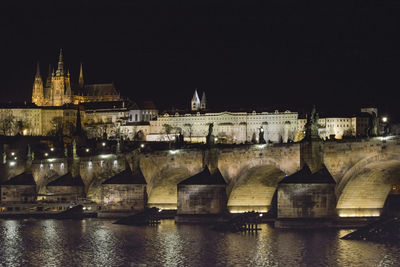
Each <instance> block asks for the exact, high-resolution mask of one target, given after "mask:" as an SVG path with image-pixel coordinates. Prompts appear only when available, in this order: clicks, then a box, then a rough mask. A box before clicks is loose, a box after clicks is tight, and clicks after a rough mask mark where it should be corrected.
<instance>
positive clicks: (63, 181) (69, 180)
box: [47, 172, 85, 186]
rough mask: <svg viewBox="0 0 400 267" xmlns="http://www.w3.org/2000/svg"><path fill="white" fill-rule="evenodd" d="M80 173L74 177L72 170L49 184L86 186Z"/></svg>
mask: <svg viewBox="0 0 400 267" xmlns="http://www.w3.org/2000/svg"><path fill="white" fill-rule="evenodd" d="M84 185H85V184H84V183H83V181H82V178H81V176H80V175H78V176H76V177H72V174H71V173H70V172H68V173H66V174H64V175H62V176H60V177H58V178H57V179H55V180H54V181H52V182H50V183H48V184H47V186H84Z"/></svg>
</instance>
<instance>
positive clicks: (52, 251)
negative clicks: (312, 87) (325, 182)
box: [0, 219, 400, 267]
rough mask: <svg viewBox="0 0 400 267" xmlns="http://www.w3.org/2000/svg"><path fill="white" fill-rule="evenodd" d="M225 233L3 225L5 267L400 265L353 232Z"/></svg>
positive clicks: (107, 225)
mask: <svg viewBox="0 0 400 267" xmlns="http://www.w3.org/2000/svg"><path fill="white" fill-rule="evenodd" d="M261 228H262V230H261V231H259V232H258V233H257V234H250V233H220V232H214V231H212V230H210V229H209V228H208V227H207V226H193V225H176V224H175V222H174V221H173V220H166V221H162V223H161V224H160V225H158V226H154V227H135V226H121V225H114V224H112V221H107V220H98V219H87V220H82V221H74V220H66V221H60V220H27V221H20V220H0V266H23V265H33V266H140V265H141V264H147V266H363V267H365V266H398V263H399V262H400V247H399V245H397V244H396V245H393V244H375V243H371V242H361V241H350V240H340V239H339V237H341V236H343V235H345V234H346V233H348V232H349V230H338V231H337V230H326V229H325V230H324V229H316V230H280V229H274V228H273V227H271V226H270V225H262V226H261Z"/></svg>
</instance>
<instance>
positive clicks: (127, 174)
mask: <svg viewBox="0 0 400 267" xmlns="http://www.w3.org/2000/svg"><path fill="white" fill-rule="evenodd" d="M128 166H129V165H128ZM103 184H147V182H146V179H145V178H144V175H143V173H142V170H141V169H140V168H138V170H137V171H135V172H133V173H132V171H131V169H130V168H129V167H128V168H127V169H126V170H124V171H122V172H120V173H117V174H116V175H114V176H113V177H111V178H109V179H107V180H106V181H104V182H103Z"/></svg>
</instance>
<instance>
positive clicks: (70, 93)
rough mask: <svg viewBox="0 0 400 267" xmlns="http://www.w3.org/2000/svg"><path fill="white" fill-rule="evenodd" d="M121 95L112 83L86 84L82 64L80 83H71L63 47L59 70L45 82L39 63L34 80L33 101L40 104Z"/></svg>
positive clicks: (117, 96)
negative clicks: (66, 68) (65, 66)
mask: <svg viewBox="0 0 400 267" xmlns="http://www.w3.org/2000/svg"><path fill="white" fill-rule="evenodd" d="M118 100H120V95H119V93H118V92H117V90H116V89H115V87H114V84H112V83H106V84H84V80H83V69H82V64H81V66H80V72H79V81H78V84H71V79H70V73H69V70H67V71H65V69H64V62H63V55H62V49H61V50H60V56H59V59H58V65H57V70H56V71H55V72H54V70H51V66H49V74H48V75H47V79H46V84H43V80H42V77H41V75H40V69H39V64H38V65H37V70H36V75H35V80H34V82H33V90H32V102H33V103H35V104H36V105H38V106H62V105H64V104H75V105H77V104H79V103H84V102H100V101H118Z"/></svg>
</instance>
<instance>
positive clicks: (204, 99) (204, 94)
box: [201, 91, 207, 104]
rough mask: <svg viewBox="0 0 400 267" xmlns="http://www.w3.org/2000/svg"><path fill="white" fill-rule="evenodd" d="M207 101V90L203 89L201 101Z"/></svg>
mask: <svg viewBox="0 0 400 267" xmlns="http://www.w3.org/2000/svg"><path fill="white" fill-rule="evenodd" d="M206 101H207V99H206V92H204V91H203V95H202V96H201V103H202V104H205V103H206Z"/></svg>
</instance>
